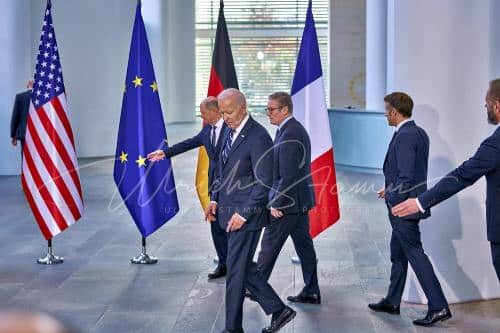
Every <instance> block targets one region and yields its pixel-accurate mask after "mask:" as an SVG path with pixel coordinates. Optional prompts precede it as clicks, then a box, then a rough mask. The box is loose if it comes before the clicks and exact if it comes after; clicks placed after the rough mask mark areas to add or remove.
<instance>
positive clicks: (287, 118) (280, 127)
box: [278, 115, 293, 131]
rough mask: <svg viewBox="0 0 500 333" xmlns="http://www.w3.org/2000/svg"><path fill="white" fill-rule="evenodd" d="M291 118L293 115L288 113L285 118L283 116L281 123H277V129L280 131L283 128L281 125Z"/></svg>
mask: <svg viewBox="0 0 500 333" xmlns="http://www.w3.org/2000/svg"><path fill="white" fill-rule="evenodd" d="M292 118H293V116H292V115H289V116H288V117H286V118H285V120H283V121H282V122H281V124H279V125H278V129H279V130H280V131H281V129H282V128H283V126H284V125H285V123H286V122H287V121H289V120H290V119H292Z"/></svg>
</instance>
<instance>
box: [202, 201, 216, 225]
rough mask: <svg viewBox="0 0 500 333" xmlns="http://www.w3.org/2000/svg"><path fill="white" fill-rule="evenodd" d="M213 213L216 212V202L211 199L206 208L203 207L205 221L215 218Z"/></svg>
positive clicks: (211, 220)
mask: <svg viewBox="0 0 500 333" xmlns="http://www.w3.org/2000/svg"><path fill="white" fill-rule="evenodd" d="M215 214H217V202H215V201H211V202H210V203H209V204H208V206H207V209H205V221H208V222H213V221H215V220H216V218H215Z"/></svg>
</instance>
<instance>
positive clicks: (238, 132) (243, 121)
mask: <svg viewBox="0 0 500 333" xmlns="http://www.w3.org/2000/svg"><path fill="white" fill-rule="evenodd" d="M248 118H250V116H249V115H248V113H247V115H246V116H245V118H243V120H242V121H241V123H240V125H239V126H238V127H236V129H235V130H234V133H233V141H232V142H231V144H233V143H234V141H236V138H237V137H238V135H240V132H241V130H242V129H243V127H245V125H246V123H247V121H248Z"/></svg>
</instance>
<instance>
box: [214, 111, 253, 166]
mask: <svg viewBox="0 0 500 333" xmlns="http://www.w3.org/2000/svg"><path fill="white" fill-rule="evenodd" d="M253 122H254V120H253V118H252V117H250V116H249V118H248V120H247V123H246V124H245V126H244V127H243V129H242V130H241V132H240V134H238V137H237V138H236V139H235V140H234V143H233V145H232V146H231V150H230V151H229V154H228V156H227V161H226V163H225V164H224V165H223V166H222V169H224V167H225V166H226V165H227V164H229V160H230V159H231V156H233V154H234V152H235V151H236V150H237V149H238V147H239V145H240V144H241V143H242V142H243V141H245V140H246V138H247V136H248V132H249V130H250V129H251V128H252V126H253ZM229 131H230V129H229V130H228V131H227V135H226V139H227V136H229ZM226 139H224V142H226ZM220 153H221V154H222V149H221V152H220ZM221 158H222V156H221Z"/></svg>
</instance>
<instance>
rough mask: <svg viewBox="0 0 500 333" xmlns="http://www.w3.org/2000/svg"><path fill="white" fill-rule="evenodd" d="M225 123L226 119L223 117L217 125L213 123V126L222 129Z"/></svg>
mask: <svg viewBox="0 0 500 333" xmlns="http://www.w3.org/2000/svg"><path fill="white" fill-rule="evenodd" d="M223 123H224V119H222V117H221V118H220V119H219V120H218V121H217V122H216V123H215V125H212V126H215V127H216V128H217V129H221V128H222V124H223Z"/></svg>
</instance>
